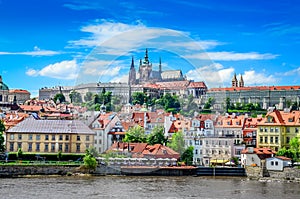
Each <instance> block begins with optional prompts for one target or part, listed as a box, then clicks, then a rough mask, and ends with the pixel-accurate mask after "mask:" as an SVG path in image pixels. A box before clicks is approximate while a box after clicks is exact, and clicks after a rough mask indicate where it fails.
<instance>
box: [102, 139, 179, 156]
mask: <svg viewBox="0 0 300 199" xmlns="http://www.w3.org/2000/svg"><path fill="white" fill-rule="evenodd" d="M107 151H109V152H115V153H123V154H124V153H127V154H130V155H131V157H133V158H147V159H150V158H154V159H158V158H170V159H172V158H176V159H179V158H180V154H179V153H177V152H176V151H174V150H173V149H171V148H169V147H167V146H164V145H161V144H155V145H148V144H147V143H120V142H115V143H114V144H113V145H112V146H111V147H110V148H109V149H108V150H107Z"/></svg>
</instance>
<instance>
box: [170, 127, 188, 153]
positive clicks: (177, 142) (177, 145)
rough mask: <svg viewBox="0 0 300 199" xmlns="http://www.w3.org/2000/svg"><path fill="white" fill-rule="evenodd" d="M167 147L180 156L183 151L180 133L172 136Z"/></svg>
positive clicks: (182, 140)
mask: <svg viewBox="0 0 300 199" xmlns="http://www.w3.org/2000/svg"><path fill="white" fill-rule="evenodd" d="M168 146H169V147H170V148H171V149H173V150H174V151H176V152H178V153H179V154H180V155H182V154H183V152H184V151H185V147H184V137H183V133H182V132H180V131H179V132H177V133H174V134H173V135H172V139H171V142H170V143H169V144H168Z"/></svg>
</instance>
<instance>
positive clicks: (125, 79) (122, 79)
mask: <svg viewBox="0 0 300 199" xmlns="http://www.w3.org/2000/svg"><path fill="white" fill-rule="evenodd" d="M111 82H116V83H119V82H121V83H127V82H128V74H127V75H121V76H117V77H115V78H113V79H112V80H111Z"/></svg>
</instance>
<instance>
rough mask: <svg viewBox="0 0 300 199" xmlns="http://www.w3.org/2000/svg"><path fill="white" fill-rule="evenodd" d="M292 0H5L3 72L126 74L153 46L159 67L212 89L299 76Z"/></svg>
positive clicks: (98, 77)
mask: <svg viewBox="0 0 300 199" xmlns="http://www.w3.org/2000/svg"><path fill="white" fill-rule="evenodd" d="M299 7H300V6H299V3H298V1H296V0H276V1H271V0H266V1H260V0H251V1H250V0H243V1H235V0H227V1H223V0H214V1H211V0H201V1H196V0H195V1H187V0H178V1H173V0H157V1H156V0H153V1H140V0H135V1H122V0H120V1H119V0H90V1H81V0H43V1H40V0H26V1H23V0H0V74H1V75H2V77H3V81H4V82H5V83H6V84H7V85H8V86H9V87H10V88H20V89H26V90H28V91H30V92H31V93H32V97H34V96H37V94H38V89H39V88H42V87H53V86H57V85H62V86H73V85H75V84H79V83H87V82H98V81H101V82H106V81H114V82H124V81H127V74H128V70H129V67H130V62H131V57H132V56H133V57H134V61H135V66H136V68H137V67H138V63H139V59H141V58H143V56H144V52H145V49H146V48H148V49H149V58H150V61H151V62H152V63H153V66H154V68H155V69H156V68H157V67H158V62H159V58H160V57H161V59H162V66H163V69H165V70H169V69H181V70H182V71H183V72H184V74H185V75H186V76H187V78H188V79H194V80H196V81H205V82H206V84H207V86H208V87H209V88H212V87H228V86H230V84H231V83H230V82H231V79H232V76H233V74H234V73H236V74H237V75H238V77H239V75H241V74H242V75H243V78H244V81H245V86H256V85H266V86H268V85H299V84H300V79H299V76H300V60H299V59H298V57H299V47H300V34H299V33H300V24H299V23H300V14H299V12H298V11H299V10H300V8H299Z"/></svg>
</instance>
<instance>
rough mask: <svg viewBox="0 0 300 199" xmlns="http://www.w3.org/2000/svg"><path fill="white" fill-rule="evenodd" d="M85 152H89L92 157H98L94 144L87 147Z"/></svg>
mask: <svg viewBox="0 0 300 199" xmlns="http://www.w3.org/2000/svg"><path fill="white" fill-rule="evenodd" d="M87 153H89V154H91V155H92V156H93V157H98V156H99V153H98V151H97V149H96V147H94V146H90V147H89V148H88V149H87Z"/></svg>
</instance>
